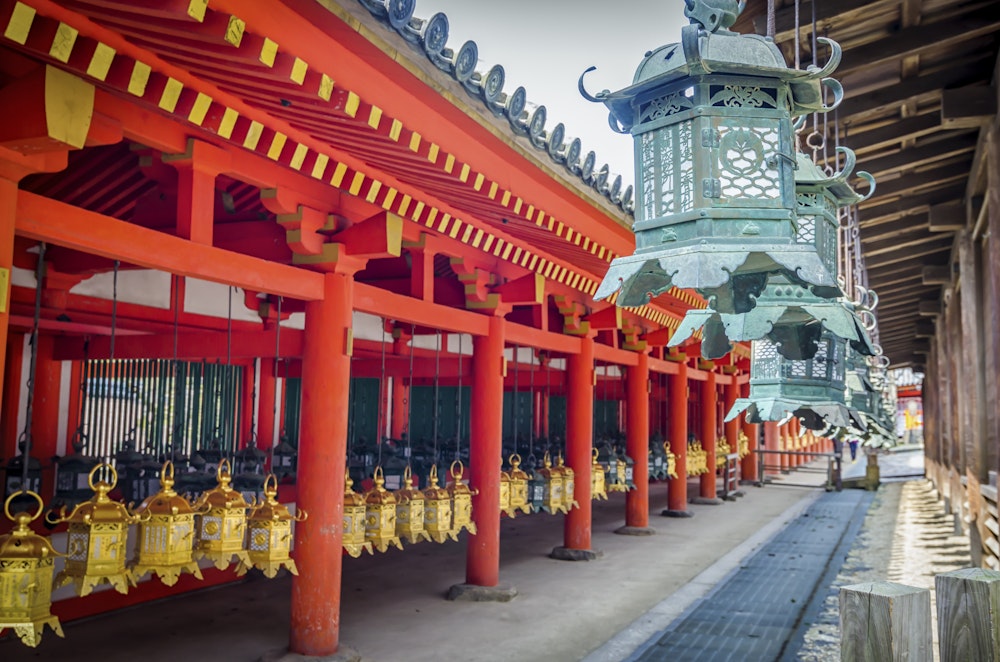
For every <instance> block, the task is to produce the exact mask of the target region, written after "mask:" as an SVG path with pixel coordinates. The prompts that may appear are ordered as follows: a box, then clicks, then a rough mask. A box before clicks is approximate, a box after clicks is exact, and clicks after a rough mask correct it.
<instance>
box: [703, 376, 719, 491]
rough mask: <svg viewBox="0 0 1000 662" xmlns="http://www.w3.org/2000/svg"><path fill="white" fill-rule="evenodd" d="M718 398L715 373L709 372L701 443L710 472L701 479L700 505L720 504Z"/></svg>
mask: <svg viewBox="0 0 1000 662" xmlns="http://www.w3.org/2000/svg"><path fill="white" fill-rule="evenodd" d="M718 398H719V390H718V389H717V388H716V385H715V373H714V372H709V373H708V379H706V380H705V381H703V382H702V383H701V439H702V442H701V443H702V447H703V448H704V449H705V452H706V453H707V460H706V461H707V462H708V471H707V472H706V473H703V474H702V475H701V477H700V483H699V487H700V490H699V496H700V497H701V498H700V499H699V502H700V503H719V500H718V494H717V491H716V481H715V465H716V454H715V442H716V440H717V439H718V437H719V420H718V411H719V400H718Z"/></svg>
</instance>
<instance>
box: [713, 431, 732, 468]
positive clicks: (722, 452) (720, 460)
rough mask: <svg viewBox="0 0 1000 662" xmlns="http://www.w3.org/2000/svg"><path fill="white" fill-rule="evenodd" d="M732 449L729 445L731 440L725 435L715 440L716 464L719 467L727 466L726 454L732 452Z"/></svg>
mask: <svg viewBox="0 0 1000 662" xmlns="http://www.w3.org/2000/svg"><path fill="white" fill-rule="evenodd" d="M732 452H733V451H732V449H731V448H730V447H729V440H728V439H726V438H725V437H719V438H718V439H716V440H715V466H716V468H718V469H721V468H722V467H724V466H726V456H727V455H729V454H730V453H732Z"/></svg>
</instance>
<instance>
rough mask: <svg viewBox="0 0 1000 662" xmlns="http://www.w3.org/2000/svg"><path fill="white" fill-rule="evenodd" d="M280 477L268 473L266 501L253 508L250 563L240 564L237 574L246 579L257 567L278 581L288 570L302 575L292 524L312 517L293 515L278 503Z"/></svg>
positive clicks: (249, 530)
mask: <svg viewBox="0 0 1000 662" xmlns="http://www.w3.org/2000/svg"><path fill="white" fill-rule="evenodd" d="M277 496H278V477H277V476H275V475H274V474H268V475H267V478H266V479H264V501H263V503H259V504H257V505H256V506H253V507H252V508H251V509H250V514H249V515H247V557H248V558H249V563H244V562H242V561H241V562H240V565H239V567H238V568H237V570H236V574H237V575H239V576H243V575H245V574H246V572H247V570H249V569H250V568H257V569H258V570H260V571H261V572H263V573H264V576H265V577H267V578H268V579H274V577H275V576H276V575H277V574H278V570H280V569H281V568H286V569H287V570H288V572H290V573H292V574H293V575H298V574H299V570H298V568H296V567H295V561H294V560H293V559H292V557H291V556H290V552H291V550H292V522H303V521H305V519H306V517H308V516H309V513H307V512H306V511H304V510H301V509H300V510H298V511H296V513H295V514H294V515H293V514H292V513H290V512H289V511H288V508H286V507H285V505H284V504H281V503H278V499H277Z"/></svg>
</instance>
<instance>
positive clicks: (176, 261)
mask: <svg viewBox="0 0 1000 662" xmlns="http://www.w3.org/2000/svg"><path fill="white" fill-rule="evenodd" d="M15 231H16V232H17V233H18V234H19V235H22V236H25V237H28V238H31V239H35V240H38V241H46V242H51V243H53V244H58V245H59V246H64V247H66V248H72V249H74V250H79V251H83V252H85V253H93V254H95V255H100V256H103V257H107V258H111V259H120V260H122V261H123V262H130V263H132V264H135V265H138V266H141V267H147V268H150V269H159V270H162V271H167V272H170V273H173V274H177V275H180V276H193V277H195V278H202V279H204V280H209V281H213V282H216V283H224V284H226V285H235V286H236V287H243V288H247V289H251V290H255V291H259V292H269V293H271V294H278V295H280V296H287V297H292V298H296V299H304V300H306V301H315V300H317V299H320V298H322V296H323V287H322V276H320V275H319V274H317V273H314V272H311V271H306V270H304V269H299V268H296V267H289V266H286V265H282V264H275V263H273V262H267V261H265V260H260V259H257V258H253V257H249V256H247V255H241V254H239V253H231V252H229V251H225V250H222V249H219V248H213V247H211V246H203V245H199V244H195V243H192V242H190V241H186V240H184V239H180V238H178V237H174V236H171V235H168V234H164V233H162V232H157V231H156V230H150V229H147V228H143V227H140V226H137V225H132V224H131V223H126V222H124V221H119V220H117V219H114V218H111V217H109V216H104V215H102V214H97V213H94V212H91V211H87V210H85V209H79V208H77V207H73V206H71V205H67V204H65V203H62V202H59V201H57V200H52V199H49V198H45V197H42V196H40V195H35V194H33V193H28V192H26V191H18V194H17V220H16V225H15Z"/></svg>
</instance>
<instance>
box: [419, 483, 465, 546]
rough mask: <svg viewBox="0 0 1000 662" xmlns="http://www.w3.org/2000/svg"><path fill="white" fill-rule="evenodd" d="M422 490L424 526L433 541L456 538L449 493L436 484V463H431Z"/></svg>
mask: <svg viewBox="0 0 1000 662" xmlns="http://www.w3.org/2000/svg"><path fill="white" fill-rule="evenodd" d="M427 482H428V487H427V489H426V490H424V528H425V529H426V530H427V535H429V536H430V537H431V540H433V541H434V542H444V541H445V540H447V539H448V538H451V539H452V540H458V533H457V532H456V531H454V530H453V529H452V527H451V519H452V517H451V512H452V507H451V506H452V503H451V494H450V493H449V492H448V490H447V489H445V488H443V487H440V486H439V485H438V470H437V465H436V464H433V465H431V473H430V476H429V477H428V478H427Z"/></svg>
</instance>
